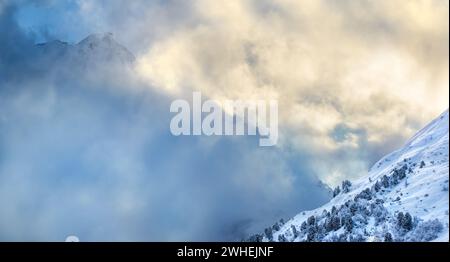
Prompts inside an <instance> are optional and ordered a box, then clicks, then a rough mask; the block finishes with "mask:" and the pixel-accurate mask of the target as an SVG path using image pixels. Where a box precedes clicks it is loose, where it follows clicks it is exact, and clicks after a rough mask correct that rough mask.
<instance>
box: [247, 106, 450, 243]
mask: <svg viewBox="0 0 450 262" xmlns="http://www.w3.org/2000/svg"><path fill="white" fill-rule="evenodd" d="M448 114H449V113H448V110H447V111H446V112H444V113H443V114H442V115H440V116H439V117H438V118H437V119H435V120H434V121H432V122H431V123H430V124H428V125H427V126H426V127H424V128H423V129H422V130H421V131H419V132H418V133H417V134H416V135H414V136H413V137H412V138H411V139H410V140H409V141H408V142H407V143H406V145H405V146H404V147H403V148H401V149H399V150H397V151H395V152H392V153H391V154H389V155H387V156H385V157H384V158H382V159H381V160H380V161H378V162H377V163H376V164H375V165H374V166H373V167H372V168H371V169H370V170H369V173H368V175H367V176H365V177H363V178H361V179H359V180H357V181H354V182H350V181H344V182H343V183H342V185H341V186H340V187H337V188H336V189H335V190H334V197H333V199H332V200H331V201H330V202H328V203H327V204H325V205H323V206H322V207H320V208H317V209H315V210H311V211H305V212H301V213H300V214H298V215H297V216H295V217H294V218H292V219H291V220H289V221H287V222H286V223H284V222H283V221H280V222H278V223H275V225H273V226H272V227H270V228H267V229H266V230H265V232H264V233H263V234H260V235H254V236H252V237H251V238H250V239H249V240H250V241H448V240H449V211H448V210H449V201H448V199H449V192H448V186H449V159H448V152H449V140H448V128H449V122H448V117H449V116H448Z"/></svg>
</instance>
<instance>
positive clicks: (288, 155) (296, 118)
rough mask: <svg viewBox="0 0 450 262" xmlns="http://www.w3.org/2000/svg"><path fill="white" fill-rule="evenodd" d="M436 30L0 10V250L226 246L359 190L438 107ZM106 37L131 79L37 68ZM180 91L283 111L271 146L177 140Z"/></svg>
mask: <svg viewBox="0 0 450 262" xmlns="http://www.w3.org/2000/svg"><path fill="white" fill-rule="evenodd" d="M448 21H449V3H448V1H446V0H434V1H419V0H417V1H388V0H386V1H380V0H377V1H369V0H361V1H345V0H340V1H338V0H322V1H320V0H311V1H309V0H302V1H298V0H280V1H269V0H242V1H225V0H224V1H207V0H197V1H175V0H171V1H156V0H155V1H144V0H134V1H122V0H108V1H106V0H104V1H102V0H98V1H88V0H84V1H83V0H67V1H57V0H42V1H23V0H19V1H9V0H0V33H1V34H0V180H1V183H0V203H1V204H0V206H2V207H1V208H2V209H3V210H2V211H1V212H0V214H1V215H0V236H1V237H3V238H5V239H8V238H10V239H26V240H27V239H56V240H57V239H63V238H64V237H65V236H66V235H67V234H80V235H81V236H82V237H85V238H87V239H92V240H94V239H110V240H120V239H129V240H148V239H150V240H184V239H196V240H198V239H200V240H204V239H206V240H210V239H232V238H236V237H240V236H242V234H245V233H247V232H246V231H248V230H246V229H243V228H246V227H247V228H252V227H254V228H257V227H260V226H261V225H262V224H264V223H269V222H270V221H271V220H273V219H275V218H279V217H280V216H286V215H292V214H295V213H296V212H298V211H299V210H301V209H304V208H311V207H313V206H315V205H317V204H319V203H321V202H323V201H325V200H326V196H325V195H324V193H323V191H321V190H320V189H311V188H314V187H312V185H316V184H317V180H316V178H319V179H320V180H322V181H324V182H325V183H327V184H329V185H330V186H334V185H336V184H338V183H340V181H341V180H342V179H346V178H348V179H353V178H357V177H360V176H362V175H364V173H365V172H366V171H367V169H368V168H369V167H370V166H371V165H372V164H373V163H374V162H375V161H377V160H378V159H379V158H380V157H382V156H383V155H385V154H386V153H389V152H390V151H392V150H394V149H395V148H398V147H399V146H401V145H402V144H403V143H404V142H405V141H406V139H407V138H408V137H410V136H411V135H413V133H414V132H416V131H417V130H418V129H420V128H421V127H422V126H423V125H424V124H426V123H427V122H428V121H430V120H432V119H433V118H434V117H436V116H437V115H439V114H440V113H441V112H443V111H444V110H446V109H447V108H448V104H449V103H448V93H449V91H448V90H449V88H448V86H449V76H448V70H449V66H448V56H449V53H448V45H449V34H448V33H449V24H448ZM102 32H112V33H114V38H115V39H116V40H117V41H118V42H119V43H121V44H123V45H124V46H125V47H127V48H128V49H129V50H130V51H132V52H133V53H134V55H135V56H136V63H135V64H134V65H133V68H131V69H130V72H128V73H127V74H126V76H123V75H120V74H110V73H105V72H103V71H99V72H97V75H98V80H96V81H94V82H90V80H89V81H88V82H86V81H87V80H86V81H85V79H84V78H83V77H82V76H78V75H77V72H70V73H69V74H67V72H65V73H66V74H62V75H63V76H61V75H60V74H59V73H60V72H59V71H54V67H55V66H54V65H52V63H51V62H50V63H49V64H48V61H47V64H44V66H41V67H40V68H39V70H37V69H36V68H35V67H36V65H35V64H36V63H35V62H34V61H35V60H33V59H34V56H35V55H36V54H35V53H34V52H33V51H32V50H33V48H32V47H33V45H34V44H35V43H40V42H46V41H51V40H55V39H60V40H63V41H68V42H70V43H77V42H78V41H80V40H81V39H83V38H84V37H86V36H87V35H89V34H91V33H102ZM55 72H58V73H55ZM71 74H72V76H71ZM67 75H69V76H67ZM83 76H84V75H83ZM67 78H68V79H67ZM74 90H75V91H74ZM192 91H201V92H202V93H203V95H204V96H207V97H209V98H213V99H223V98H231V99H256V98H257V99H261V98H263V99H266V98H275V99H278V101H279V102H278V104H279V114H280V120H279V123H280V127H279V132H280V139H279V144H278V146H277V147H275V148H270V149H262V148H258V147H257V142H255V141H256V140H254V139H253V138H237V139H233V138H231V139H230V138H226V139H225V138H206V137H200V138H186V137H185V138H174V137H171V136H170V132H169V130H168V126H169V124H168V123H169V121H170V113H169V104H170V102H171V101H172V100H174V99H178V98H188V97H190V96H191V95H192ZM75 127H77V128H75ZM111 130H113V131H111ZM55 140H56V141H57V142H56V144H55ZM25 163H26V164H25ZM48 163H53V164H48ZM311 199H314V200H311ZM69 210H73V212H69ZM261 217H266V219H262V218H261ZM11 221H15V222H14V226H11ZM31 221H32V222H31ZM65 221H67V223H65ZM105 221H106V222H105ZM37 228H39V229H37ZM113 228H116V229H117V232H111V230H112V229H113ZM72 231H74V232H72Z"/></svg>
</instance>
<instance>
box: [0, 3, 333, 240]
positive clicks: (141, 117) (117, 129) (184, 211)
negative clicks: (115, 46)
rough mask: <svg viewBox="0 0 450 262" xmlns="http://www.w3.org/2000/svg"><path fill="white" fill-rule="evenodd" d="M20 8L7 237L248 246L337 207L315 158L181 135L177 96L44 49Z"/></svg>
mask: <svg viewBox="0 0 450 262" xmlns="http://www.w3.org/2000/svg"><path fill="white" fill-rule="evenodd" d="M16 10H17V9H16V7H15V6H7V7H6V8H5V9H3V11H2V15H1V20H0V21H1V23H0V29H1V32H2V38H1V39H0V41H1V46H2V49H1V50H2V52H1V55H0V57H1V60H0V61H1V62H0V75H1V76H2V79H1V80H0V214H1V215H0V236H1V239H2V240H54V241H60V240H64V239H65V237H66V236H68V235H77V236H78V237H79V238H80V239H81V240H82V241H83V240H84V241H93V240H106V241H114V240H125V241H128V240H178V241H179V240H239V239H240V238H241V237H245V236H247V235H248V234H249V233H252V232H255V231H260V230H261V228H262V227H264V226H268V225H269V224H270V223H271V222H272V221H274V220H277V219H279V218H281V217H285V218H286V217H289V216H291V215H293V214H295V213H296V212H297V211H298V210H302V209H307V208H313V207H315V206H317V205H319V204H320V203H323V202H324V201H326V200H327V199H328V197H329V196H328V192H327V190H326V188H325V187H323V186H321V185H319V181H318V180H317V179H316V178H315V176H314V175H313V173H312V170H311V169H310V167H309V165H308V164H307V159H306V155H305V156H303V155H302V154H300V153H298V152H289V151H285V150H281V149H279V148H269V149H267V148H260V147H258V143H257V141H256V139H253V138H248V137H235V138H233V137H231V138H230V137H227V138H209V137H173V136H172V135H171V134H170V132H169V129H168V128H169V121H170V119H171V114H170V113H169V110H168V109H169V105H170V102H171V100H172V98H171V97H169V96H166V95H165V94H161V93H159V92H156V91H154V90H153V89H148V88H147V87H146V86H140V84H139V82H137V81H135V80H134V79H133V78H132V77H129V75H128V73H127V66H128V65H127V64H121V63H120V61H119V63H118V61H115V62H114V63H111V61H110V60H107V62H108V64H103V63H102V59H104V57H102V56H101V57H100V58H99V60H100V62H98V63H91V62H92V61H89V60H82V61H80V60H79V59H74V60H73V58H74V57H73V56H71V53H70V50H71V49H73V48H79V46H74V45H70V44H65V43H62V42H51V43H48V44H47V45H35V43H34V42H35V41H34V40H35V39H34V38H33V36H32V35H31V36H30V35H28V34H27V32H25V31H24V30H23V29H22V28H20V26H18V25H17V23H16V21H15V19H14V14H15V12H16ZM3 32H7V34H3ZM97 40H98V41H109V39H106V40H105V39H101V38H100V39H97ZM52 50H57V51H56V52H50V51H52ZM68 50H69V51H68ZM100 51H101V50H100ZM93 52H94V53H92V54H90V55H95V54H96V53H95V52H97V51H93ZM77 57H78V56H77ZM80 57H81V59H89V58H90V57H91V56H86V57H85V56H81V55H80ZM107 57H108V56H107ZM78 58H79V57H78ZM119 60H120V59H119ZM113 64H117V67H116V66H112V65H113Z"/></svg>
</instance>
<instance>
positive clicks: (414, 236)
mask: <svg viewBox="0 0 450 262" xmlns="http://www.w3.org/2000/svg"><path fill="white" fill-rule="evenodd" d="M405 162H406V161H405ZM422 162H423V161H422ZM424 165H425V164H424V163H423V164H422V163H421V164H420V168H423V167H424ZM413 166H416V165H415V164H414V165H413ZM407 173H413V171H412V169H411V168H409V167H408V165H407V164H406V163H405V164H403V165H402V166H401V167H400V168H395V169H394V170H393V171H392V172H391V173H390V175H384V176H382V177H381V178H380V179H378V180H377V181H376V182H375V183H374V184H372V186H371V187H370V188H365V189H364V190H362V191H361V192H359V193H358V194H356V195H355V196H354V198H353V199H351V200H348V201H346V202H345V203H344V204H343V205H340V206H338V207H336V206H333V207H332V208H331V210H330V211H328V210H326V209H325V210H323V212H322V213H321V214H320V215H315V216H314V215H312V216H310V217H308V218H307V219H306V220H305V221H303V222H302V223H301V225H300V227H298V226H295V225H290V226H289V228H287V226H286V228H283V227H284V225H285V223H284V221H283V220H281V221H279V222H277V223H275V224H274V225H273V226H272V227H269V228H266V229H265V230H264V234H256V235H253V236H251V237H250V238H249V239H248V241H250V242H260V241H279V242H287V241H306V242H322V241H325V242H326V241H331V242H345V241H351V242H356V241H367V240H368V239H369V238H370V237H375V238H376V239H372V241H385V242H392V241H429V240H432V239H434V238H436V237H437V234H438V233H439V232H440V231H442V229H443V225H442V223H441V222H439V221H438V220H437V219H436V220H431V221H425V222H423V221H420V220H419V219H418V218H416V217H413V216H411V214H409V213H408V212H406V213H403V212H399V213H396V214H391V213H390V212H389V211H388V210H387V209H386V208H385V207H384V200H383V199H380V198H377V194H383V193H384V192H385V191H386V190H388V189H389V188H391V187H393V186H395V185H398V184H399V183H400V182H401V181H402V180H404V179H405V178H406V177H407ZM351 186H352V184H351V182H350V181H348V180H344V181H343V182H342V184H341V187H339V186H338V187H336V188H335V189H334V190H333V197H336V196H337V195H339V194H342V193H348V192H350V190H351ZM369 223H374V225H375V227H376V228H380V229H381V232H368V231H367V225H368V224H369ZM281 229H282V230H281ZM280 230H281V231H282V232H283V233H281V232H280ZM274 236H276V238H275V237H274Z"/></svg>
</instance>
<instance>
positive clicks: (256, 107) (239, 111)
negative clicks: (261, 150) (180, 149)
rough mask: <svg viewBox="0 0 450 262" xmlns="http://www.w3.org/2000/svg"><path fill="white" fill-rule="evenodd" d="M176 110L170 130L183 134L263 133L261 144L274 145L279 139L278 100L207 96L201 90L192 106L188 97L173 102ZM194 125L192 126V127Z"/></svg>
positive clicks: (194, 95) (193, 98)
mask: <svg viewBox="0 0 450 262" xmlns="http://www.w3.org/2000/svg"><path fill="white" fill-rule="evenodd" d="M170 112H172V113H176V115H174V116H173V118H172V120H171V122H170V132H171V133H172V134H173V135H175V136H180V135H194V136H199V135H206V136H211V135H217V136H222V135H225V136H232V135H237V136H242V135H249V136H257V135H258V136H259V145H260V146H273V145H276V144H277V141H278V101H276V100H269V101H266V100H246V101H243V100H225V101H217V100H206V101H204V102H202V95H201V93H200V92H194V93H193V94H192V108H191V106H190V104H189V102H188V101H187V100H183V99H178V100H175V101H173V102H172V104H171V105H170ZM191 126H192V128H191Z"/></svg>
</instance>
